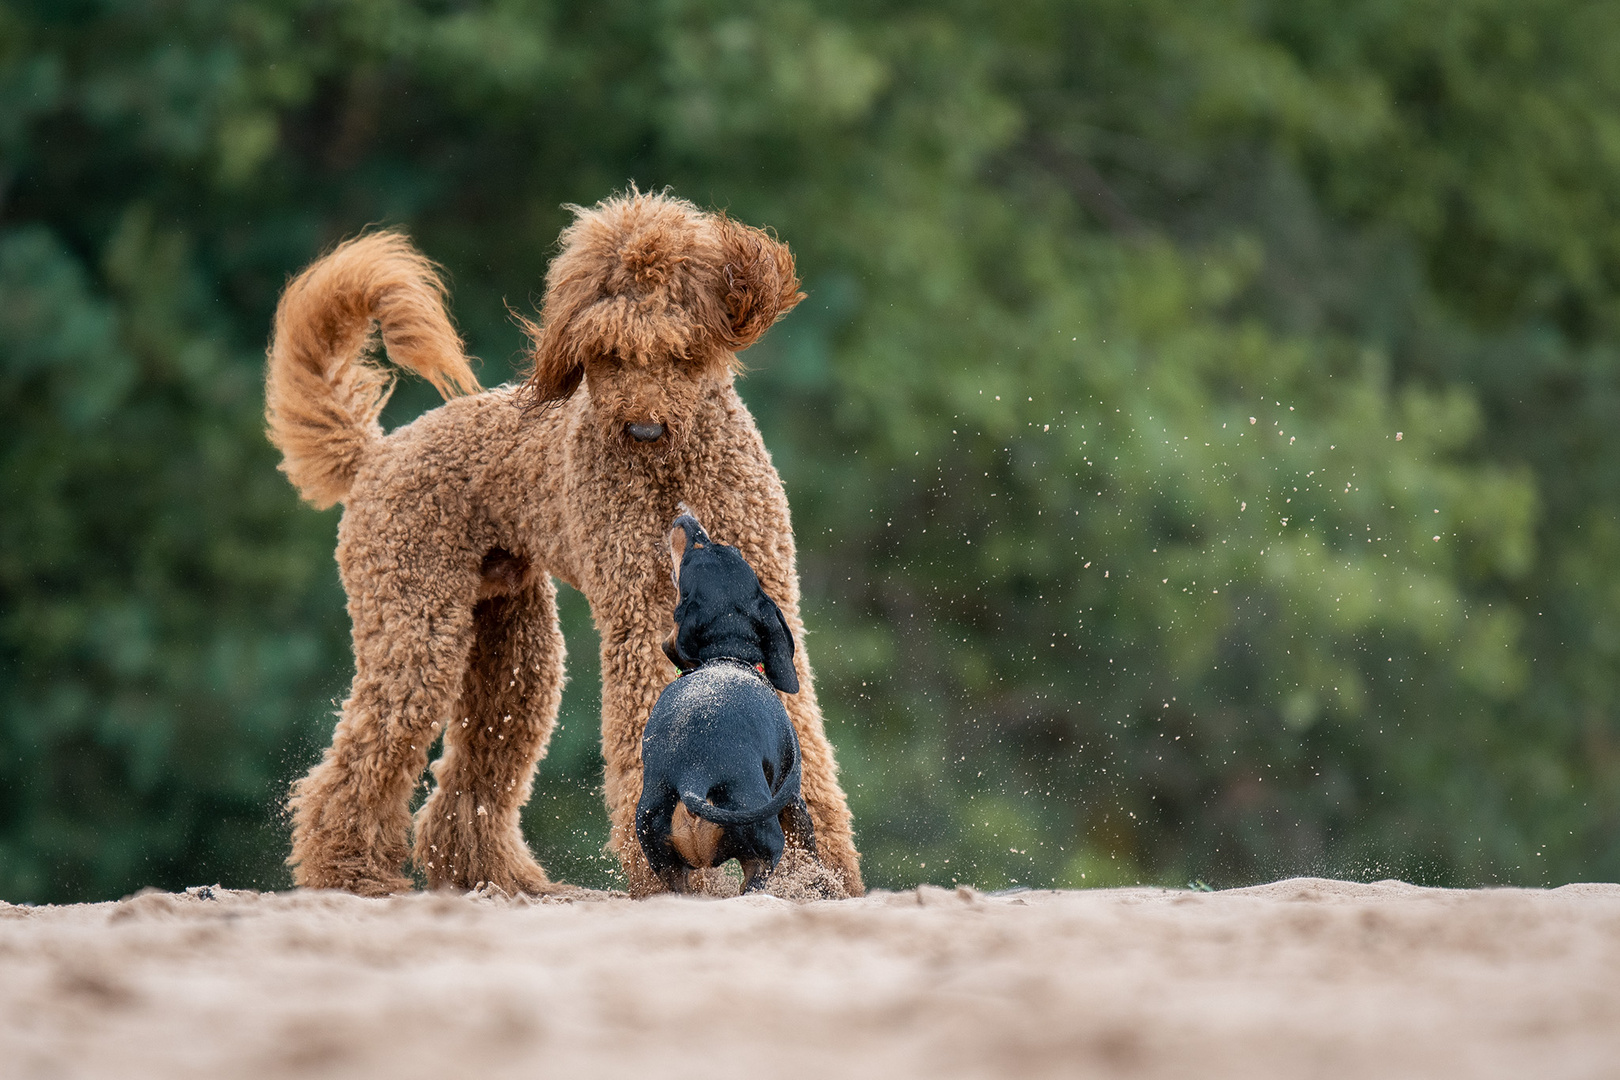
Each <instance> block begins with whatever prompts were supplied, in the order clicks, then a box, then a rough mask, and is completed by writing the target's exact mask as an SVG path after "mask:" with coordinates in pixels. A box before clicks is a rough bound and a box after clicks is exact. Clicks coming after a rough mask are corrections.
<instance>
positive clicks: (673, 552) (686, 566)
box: [664, 504, 799, 694]
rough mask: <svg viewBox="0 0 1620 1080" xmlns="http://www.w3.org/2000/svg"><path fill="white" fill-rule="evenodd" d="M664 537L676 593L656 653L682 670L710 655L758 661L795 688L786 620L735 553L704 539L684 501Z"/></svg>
mask: <svg viewBox="0 0 1620 1080" xmlns="http://www.w3.org/2000/svg"><path fill="white" fill-rule="evenodd" d="M668 540H669V558H670V573H671V576H672V577H673V579H674V581H675V588H676V590H677V591H678V592H679V593H680V598H681V599H680V603H679V604H677V605H676V607H675V632H674V633H672V634H671V635H670V636H669V638H668V639H667V640H666V641H665V642H664V655H665V656H667V657H669V659H670V661H671V662H672V663H673V664H674V665H675V666H676V667H678V668H680V669H681V670H682V671H688V670H690V669H692V668H694V667H697V666H698V665H699V664H701V663H703V662H704V661H705V660H712V659H715V658H717V657H729V658H731V659H735V660H743V661H746V662H747V663H750V664H760V665H762V666H763V667H764V669H765V677H766V678H767V679H769V680H770V681H771V685H772V686H774V687H776V688H777V689H778V690H780V691H782V692H783V693H784V694H796V693H798V692H799V676H798V673H797V672H796V671H794V669H793V635H792V634H791V633H790V632H789V631H788V626H787V620H786V619H785V618H783V616H782V610H781V609H780V608H778V607H777V606H776V603H775V601H773V600H772V599H771V598H770V597H769V596H766V595H765V590H764V589H763V588H762V587H761V586H760V583H759V578H758V577H757V576H756V575H755V574H754V569H753V567H751V566H749V565H748V561H747V560H746V559H744V558H743V557H742V553H741V552H739V551H738V550H737V549H736V548H734V547H731V546H730V545H728V544H717V543H715V542H714V541H713V540H711V539H710V538H709V534H708V533H706V532H704V531H703V526H702V525H701V524H699V522H698V519H697V518H696V517H695V516H694V515H693V514H692V513H691V512H690V511H689V510H687V508H686V506H685V505H684V504H682V506H681V515H680V517H677V518H676V519H675V521H674V524H672V525H671V526H670V530H669V537H668Z"/></svg>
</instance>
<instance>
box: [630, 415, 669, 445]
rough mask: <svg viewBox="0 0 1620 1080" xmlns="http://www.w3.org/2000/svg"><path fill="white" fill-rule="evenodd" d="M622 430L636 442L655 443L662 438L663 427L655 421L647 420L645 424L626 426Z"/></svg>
mask: <svg viewBox="0 0 1620 1080" xmlns="http://www.w3.org/2000/svg"><path fill="white" fill-rule="evenodd" d="M624 430H626V431H628V432H629V433H630V437H631V438H632V439H634V440H636V441H637V442H657V441H658V440H659V439H661V438H663V437H664V425H663V424H660V423H659V422H658V421H656V420H649V421H648V422H647V423H645V424H626V425H624Z"/></svg>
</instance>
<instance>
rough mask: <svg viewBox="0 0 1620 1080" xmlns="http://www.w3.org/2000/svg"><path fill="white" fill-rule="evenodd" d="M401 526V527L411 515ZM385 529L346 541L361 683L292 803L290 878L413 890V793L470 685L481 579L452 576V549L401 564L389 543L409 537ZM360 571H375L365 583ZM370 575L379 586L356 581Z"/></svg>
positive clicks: (418, 554)
mask: <svg viewBox="0 0 1620 1080" xmlns="http://www.w3.org/2000/svg"><path fill="white" fill-rule="evenodd" d="M401 517H404V515H401ZM345 524H346V525H347V524H348V522H347V519H346V521H345ZM396 524H397V525H398V527H399V528H401V529H403V528H405V527H406V526H407V525H408V522H396ZM377 531H378V533H379V535H377V536H372V537H367V538H364V539H356V538H355V537H354V534H353V533H351V534H350V537H349V539H350V541H351V542H350V543H348V544H342V543H340V546H339V558H340V563H342V565H343V566H344V570H345V584H346V585H347V586H349V592H350V602H349V615H350V618H351V620H352V622H353V624H354V625H353V630H354V646H355V648H354V651H355V676H354V684H353V686H352V688H351V689H350V692H349V697H348V700H347V701H345V702H344V703H343V709H342V712H341V714H340V718H339V720H338V724H337V730H336V732H335V733H334V734H333V737H332V745H331V746H330V747H329V748H328V749H327V751H326V754H325V756H324V757H323V758H322V759H321V761H320V763H319V764H317V765H316V766H315V767H314V768H313V769H311V770H310V771H309V775H307V776H305V777H304V778H303V779H302V780H300V781H298V783H297V784H295V785H294V786H293V791H292V798H291V799H290V800H289V803H288V806H289V809H290V810H291V811H292V818H293V838H292V854H291V855H290V856H289V857H288V859H287V861H288V862H289V863H290V864H291V865H292V866H293V880H294V881H295V882H297V883H298V884H299V885H301V886H304V887H307V888H321V889H346V890H348V891H350V892H356V893H360V894H362V895H367V896H383V895H387V894H389V893H394V892H402V891H405V890H408V889H410V888H412V882H411V880H410V878H408V877H406V876H405V875H404V874H403V873H402V872H401V871H402V867H403V865H404V863H405V860H406V857H407V856H408V854H409V839H410V826H411V812H410V799H411V789H412V787H413V786H414V785H415V783H416V779H417V777H418V776H420V775H421V773H422V769H423V767H424V766H425V765H426V764H427V755H428V747H429V746H430V745H431V744H432V742H433V740H434V739H435V738H436V737H437V735H438V730H439V728H440V726H441V725H442V723H443V721H444V719H445V718H446V717H447V716H448V715H449V713H450V706H451V703H452V702H453V701H454V700H455V698H456V695H457V693H458V692H459V690H460V689H461V681H462V670H463V668H464V667H465V666H466V663H467V651H468V648H469V647H470V645H471V643H472V621H473V620H472V600H473V591H474V589H476V587H477V582H476V579H474V578H472V577H470V576H469V575H466V574H464V573H463V574H462V575H460V576H458V575H457V574H456V573H455V567H454V566H453V565H451V559H450V557H449V556H446V557H445V558H444V559H443V560H441V561H443V562H444V563H445V565H442V566H439V565H427V564H431V563H433V562H434V561H435V560H434V558H433V556H434V555H435V554H436V553H435V552H432V551H427V550H423V549H421V548H418V549H417V550H416V551H414V552H412V554H413V555H414V556H415V562H414V564H413V565H411V566H409V568H408V569H402V568H401V565H400V562H399V560H398V558H397V555H396V554H394V552H395V551H397V550H398V548H397V547H396V548H394V549H392V550H390V549H389V548H388V547H387V545H390V544H392V545H403V544H404V542H405V541H404V540H403V538H402V537H400V536H399V535H396V534H394V533H395V532H397V530H389V529H386V528H385V529H379V530H377ZM358 566H366V567H369V568H370V570H369V572H368V574H367V575H366V576H365V577H364V578H363V579H361V580H357V578H360V575H359V574H357V573H356V572H355V571H356V568H357V567H358ZM378 567H383V568H386V572H383V573H378V572H377V568H378ZM362 581H363V583H364V584H366V585H368V586H371V587H369V588H357V587H356V586H357V585H359V584H361V583H362ZM379 581H380V582H385V583H386V588H384V587H377V583H378V582H379Z"/></svg>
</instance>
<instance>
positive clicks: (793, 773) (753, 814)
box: [681, 753, 803, 825]
mask: <svg viewBox="0 0 1620 1080" xmlns="http://www.w3.org/2000/svg"><path fill="white" fill-rule="evenodd" d="M802 771H803V770H802V769H801V768H800V767H799V755H798V754H797V753H795V754H794V755H793V767H792V768H791V769H789V770H788V774H787V775H786V776H785V777H783V778H782V784H781V786H780V787H778V788H777V789H776V794H775V795H773V796H771V801H770V802H768V803H766V804H765V805H764V806H760V807H755V808H753V809H749V810H730V809H727V808H725V807H723V806H716V805H714V803H712V802H709V801H708V800H707V799H705V798H704V797H703V796H702V795H699V794H698V793H697V792H695V791H691V790H689V789H686V788H682V789H681V804H682V805H683V806H685V807H686V809H687V811H688V812H689V813H691V814H692V815H693V816H695V817H700V818H702V819H703V820H704V821H708V822H712V823H714V824H716V825H752V824H754V823H755V822H756V821H764V820H766V819H767V818H773V817H775V816H776V815H778V814H780V813H781V812H782V811H783V810H786V809H787V808H788V804H789V803H791V802H793V800H795V799H797V798H798V797H799V781H800V779H801V774H802Z"/></svg>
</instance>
